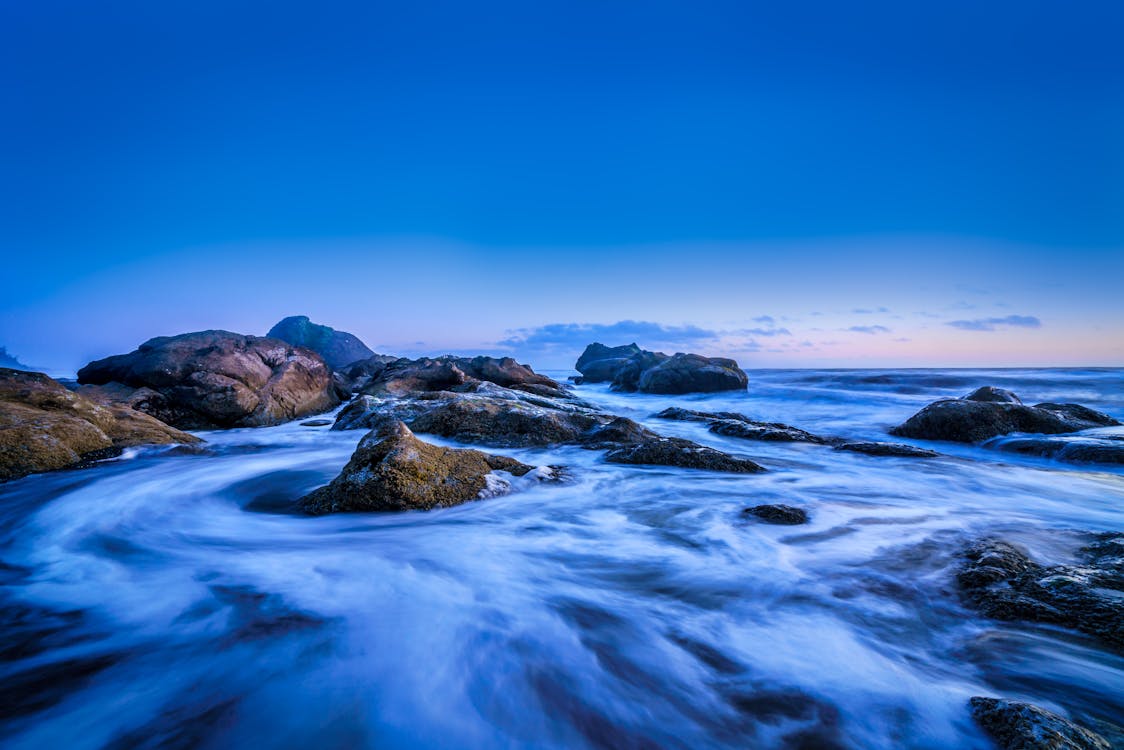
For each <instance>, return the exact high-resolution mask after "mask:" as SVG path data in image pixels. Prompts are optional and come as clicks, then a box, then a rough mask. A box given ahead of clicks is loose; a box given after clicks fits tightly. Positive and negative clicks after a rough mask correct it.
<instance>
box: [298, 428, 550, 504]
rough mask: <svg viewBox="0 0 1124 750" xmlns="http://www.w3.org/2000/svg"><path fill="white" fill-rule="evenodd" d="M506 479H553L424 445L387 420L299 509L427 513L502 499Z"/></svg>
mask: <svg viewBox="0 0 1124 750" xmlns="http://www.w3.org/2000/svg"><path fill="white" fill-rule="evenodd" d="M505 475H506V476H505ZM510 477H527V478H528V479H530V480H534V479H538V480H543V481H546V480H551V479H555V478H557V477H556V472H555V470H553V469H551V468H549V467H539V468H535V467H533V466H528V465H527V464H524V463H520V462H519V461H516V460H515V459H514V458H508V457H507V456H494V455H492V454H489V453H484V452H483V451H478V450H474V449H472V448H443V447H441V446H437V445H432V444H430V443H426V442H423V441H421V440H419V439H418V438H417V437H416V436H415V435H414V433H413V432H411V431H410V428H409V427H407V426H406V425H405V424H403V423H402V422H400V421H398V420H392V421H389V422H387V423H386V424H384V425H382V426H381V427H379V428H377V429H374V430H371V432H369V433H367V435H366V436H365V437H364V438H363V439H362V440H361V441H359V447H357V448H356V449H355V453H353V454H352V456H351V460H350V461H348V462H347V465H346V466H344V468H343V471H341V472H340V474H339V476H337V477H336V478H335V479H333V480H332V481H331V483H330V484H328V485H326V486H324V487H321V488H319V489H317V490H313V491H312V492H311V493H309V494H308V495H306V496H305V497H303V498H301V500H300V501H299V504H298V505H299V507H300V509H301V510H303V511H304V512H305V513H308V514H309V515H325V514H328V513H343V512H365V511H401V510H432V509H433V508H447V507H451V506H454V505H461V504H462V503H466V502H469V501H471V500H481V499H484V498H487V497H494V496H496V495H502V494H506V493H507V491H509V490H510V488H511V481H510Z"/></svg>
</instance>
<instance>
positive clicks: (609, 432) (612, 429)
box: [579, 417, 660, 450]
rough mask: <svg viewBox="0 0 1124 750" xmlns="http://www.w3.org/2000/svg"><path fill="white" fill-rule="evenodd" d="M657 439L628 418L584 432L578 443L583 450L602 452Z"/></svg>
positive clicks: (617, 419) (646, 429) (645, 428)
mask: <svg viewBox="0 0 1124 750" xmlns="http://www.w3.org/2000/svg"><path fill="white" fill-rule="evenodd" d="M659 438H660V436H659V435H658V434H656V433H655V432H652V431H651V430H649V429H648V428H647V427H644V426H643V425H640V424H637V423H636V422H634V421H632V420H631V419H629V418H628V417H617V418H616V419H614V420H613V421H611V422H608V423H606V424H601V425H597V426H595V427H592V428H591V429H589V430H586V432H584V433H583V434H582V435H581V436H580V438H579V442H580V443H581V446H582V447H583V448H593V449H600V450H604V449H608V448H618V447H620V446H624V445H638V444H640V443H646V442H649V441H651V440H658V439H659Z"/></svg>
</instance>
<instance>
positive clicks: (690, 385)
mask: <svg viewBox="0 0 1124 750" xmlns="http://www.w3.org/2000/svg"><path fill="white" fill-rule="evenodd" d="M574 369H576V370H578V372H580V373H581V374H582V381H583V382H586V383H601V382H612V384H613V388H614V389H616V390H621V391H641V392H644V393H664V394H679V393H710V392H714V391H728V390H743V389H745V387H746V385H747V383H748V382H749V381H748V378H747V377H746V374H745V373H744V372H742V370H741V368H739V367H738V363H737V362H735V361H734V360H732V359H723V358H719V357H714V358H708V357H703V356H700V355H698V354H683V353H678V354H675V355H673V356H671V357H669V356H667V355H666V354H663V353H661V352H649V351H646V350H644V349H641V348H640V347H638V346H637V345H636V344H629V345H628V346H617V347H607V346H604V345H603V344H599V343H595V344H590V345H589V346H587V347H586V348H585V351H584V352H582V355H581V357H579V358H578V361H577V363H576V364H575V365H574Z"/></svg>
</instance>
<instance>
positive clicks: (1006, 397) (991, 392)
mask: <svg viewBox="0 0 1124 750" xmlns="http://www.w3.org/2000/svg"><path fill="white" fill-rule="evenodd" d="M964 399H965V400H966V401H984V402H989V403H998V404H1021V403H1022V399H1021V398H1019V397H1018V396H1016V395H1015V394H1014V393H1012V392H1011V391H1008V390H1007V389H1006V388H996V387H995V386H993V385H981V386H980V387H979V388H977V389H976V390H974V391H972V392H971V393H969V394H968V395H967V396H965V397H964Z"/></svg>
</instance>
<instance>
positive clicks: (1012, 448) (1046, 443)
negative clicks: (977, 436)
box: [985, 435, 1124, 464]
mask: <svg viewBox="0 0 1124 750" xmlns="http://www.w3.org/2000/svg"><path fill="white" fill-rule="evenodd" d="M985 447H987V448H995V449H997V450H1001V451H1006V452H1008V453H1019V454H1021V455H1024V456H1041V457H1043V458H1052V459H1055V460H1057V461H1065V462H1067V463H1075V464H1086V463H1088V464H1124V435H1088V436H1085V435H1082V436H1081V437H1068V436H1067V437H1025V438H1024V437H1011V438H996V439H994V440H990V441H988V442H987V443H985Z"/></svg>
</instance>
